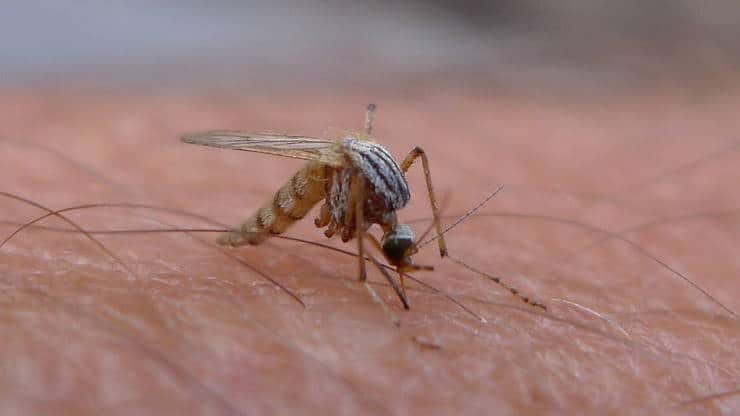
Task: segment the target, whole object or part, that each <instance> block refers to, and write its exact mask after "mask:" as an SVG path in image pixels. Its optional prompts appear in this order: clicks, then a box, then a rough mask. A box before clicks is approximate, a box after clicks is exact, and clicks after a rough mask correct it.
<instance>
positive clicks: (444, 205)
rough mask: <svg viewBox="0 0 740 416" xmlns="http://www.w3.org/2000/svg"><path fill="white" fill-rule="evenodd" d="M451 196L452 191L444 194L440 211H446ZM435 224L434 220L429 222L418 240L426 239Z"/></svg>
mask: <svg viewBox="0 0 740 416" xmlns="http://www.w3.org/2000/svg"><path fill="white" fill-rule="evenodd" d="M449 196H450V193H449V192H446V193H445V194H444V195H443V196H442V203H441V204H439V212H444V211H445V210H446V209H447V205H448V203H449V202H450V198H449ZM434 225H435V224H434V221H432V222H431V223H429V226H428V227H427V229H426V230H424V232H423V233H422V234H421V236H420V237H419V238H417V239H416V241H424V239H425V238H426V237H427V235H429V233H430V232H431V231H432V230H433V229H434ZM419 247H420V246H418V245H417V246H416V248H417V249H418V248H419Z"/></svg>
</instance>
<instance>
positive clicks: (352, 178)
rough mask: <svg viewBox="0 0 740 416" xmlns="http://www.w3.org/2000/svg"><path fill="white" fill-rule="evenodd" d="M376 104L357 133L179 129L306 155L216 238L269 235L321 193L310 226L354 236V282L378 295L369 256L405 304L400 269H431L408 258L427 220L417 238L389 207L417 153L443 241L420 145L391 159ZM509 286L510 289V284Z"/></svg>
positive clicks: (229, 241)
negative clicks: (381, 139)
mask: <svg viewBox="0 0 740 416" xmlns="http://www.w3.org/2000/svg"><path fill="white" fill-rule="evenodd" d="M375 108H376V107H375V105H374V104H370V105H368V107H367V113H366V116H365V128H364V133H346V134H345V135H344V137H343V138H341V139H339V140H328V139H321V138H315V137H308V136H295V135H286V134H270V133H246V132H241V131H206V132H202V133H194V134H187V135H185V136H183V137H182V141H183V142H185V143H191V144H198V145H203V146H211V147H220V148H226V149H233V150H242V151H248V152H257V153H266V154H271V155H277V156H283V157H290V158H295V159H304V160H307V161H308V163H307V164H305V165H304V166H303V167H302V168H301V169H300V170H299V171H298V172H296V173H295V174H294V175H293V176H292V177H291V178H290V179H289V180H288V181H287V182H286V183H285V184H284V185H283V186H282V187H281V188H280V189H279V190H278V191H277V192H276V193H275V195H274V196H273V198H272V199H270V200H269V201H268V202H267V203H265V204H264V205H262V207H260V208H259V209H258V210H257V211H256V212H255V213H254V214H253V215H252V216H251V217H249V218H248V219H247V220H246V221H244V222H243V223H242V224H241V227H240V228H239V229H236V230H233V231H231V232H227V233H224V234H222V235H221V236H219V237H218V240H217V241H218V243H219V244H221V245H225V246H232V247H238V246H242V245H247V244H251V245H257V244H260V243H262V242H263V241H265V240H266V239H267V238H268V237H270V235H278V234H282V233H283V232H285V231H286V230H287V229H288V227H290V226H291V225H292V224H293V223H295V222H296V221H299V220H301V219H303V218H304V217H305V216H306V215H307V214H308V212H309V211H310V210H311V209H312V208H313V207H314V206H315V205H316V204H318V203H319V202H321V201H324V202H323V204H322V205H321V209H320V211H319V215H318V217H317V218H316V219H315V220H314V224H315V225H316V227H318V228H323V227H326V230H325V231H324V235H325V236H326V237H329V238H331V237H332V236H334V235H337V234H339V235H340V236H341V239H342V241H343V242H348V241H350V240H351V239H353V238H355V239H356V240H357V251H358V256H357V258H358V265H359V280H360V282H363V283H365V286H366V287H367V288H368V290H369V291H370V294H371V296H372V297H373V299H374V300H376V301H379V297H378V296H377V295H376V294H375V293H374V292H373V291H372V289H371V288H370V286H369V285H367V283H366V280H367V271H366V265H365V262H366V260H367V259H369V260H370V261H372V262H373V263H374V264H375V265H376V266H378V268H379V270H381V271H382V272H383V273H384V275H385V277H386V279H388V281H389V282H390V283H391V285H392V286H393V288H394V290H395V291H396V293H397V295H398V296H399V298H400V299H401V302H402V303H403V305H404V308H405V309H409V304H408V301H407V299H406V295H405V284H404V275H406V273H409V272H412V271H417V270H434V268H433V267H432V266H427V265H419V264H415V263H413V262H412V260H411V256H412V255H414V254H416V253H417V252H418V247H419V245H418V244H417V242H420V241H422V240H423V239H424V237H425V236H426V234H427V233H428V232H429V231H431V229H432V228H429V229H428V230H427V231H426V232H425V233H424V234H423V235H422V236H421V238H419V239H417V238H416V235H415V233H414V231H413V230H412V229H411V227H410V226H408V225H406V224H403V223H401V222H399V220H398V215H397V214H396V211H398V210H400V209H401V208H403V207H404V206H406V204H407V203H408V202H409V200H410V199H411V193H410V191H409V185H408V182H407V181H406V176H405V175H406V173H407V172H408V170H409V168H411V166H412V165H413V164H414V162H415V161H416V160H417V159H421V165H422V169H423V172H424V178H425V180H426V187H427V194H428V197H429V202H430V204H431V208H432V214H433V228H434V230H435V231H436V236H435V237H434V239H435V240H436V241H437V244H438V246H439V254H440V256H441V257H446V256H447V255H448V252H447V243H446V242H445V239H444V234H445V232H444V231H443V230H442V225H441V219H440V209H439V204H438V203H437V198H436V196H435V193H434V186H433V184H432V177H431V173H430V170H429V160H428V158H427V155H426V152H424V150H423V149H422V148H421V147H419V146H416V147H414V148H413V149H412V150H411V151H410V152H409V153H408V154H407V155H406V157H405V158H404V159H403V160H402V161H401V163H400V164H399V163H397V162H396V160H395V159H394V158H393V156H392V155H391V154H390V152H388V150H386V149H385V148H384V147H383V146H382V145H380V144H378V143H377V142H375V140H374V138H373V136H372V125H373V120H374V117H375ZM375 224H377V225H379V226H380V228H381V229H382V232H383V235H382V237H381V238H380V239H378V238H376V237H375V236H374V235H373V234H372V233H370V232H369V228H370V227H371V226H373V225H375ZM366 240H367V241H369V242H370V243H371V244H372V245H373V246H374V247H375V248H376V249H378V251H380V252H381V253H382V254H383V256H384V257H385V259H386V261H387V262H388V264H390V265H391V266H392V267H393V268H395V272H396V273H397V275H398V281H399V282H400V288H399V287H398V286H397V285H396V283H395V282H394V281H393V279H392V278H391V277H390V276H389V275H388V274H387V272H385V270H384V269H383V268H381V267H379V266H380V265H379V263H377V261H376V260H375V259H374V258H373V257H372V256H370V255H369V256H368V257H367V259H366V256H365V247H364V244H365V241H366ZM512 293H514V294H515V295H516V294H517V293H516V291H512ZM525 299H526V298H525ZM379 303H381V305H382V302H379Z"/></svg>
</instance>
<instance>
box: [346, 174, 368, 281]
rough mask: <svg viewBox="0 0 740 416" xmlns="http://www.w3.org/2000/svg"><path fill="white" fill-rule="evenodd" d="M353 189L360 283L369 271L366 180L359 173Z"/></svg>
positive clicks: (365, 278) (353, 182)
mask: <svg viewBox="0 0 740 416" xmlns="http://www.w3.org/2000/svg"><path fill="white" fill-rule="evenodd" d="M352 187H353V188H354V199H350V201H353V202H354V204H355V233H356V234H355V238H357V261H358V264H359V270H360V281H361V282H365V280H367V270H366V269H365V245H364V241H365V214H364V212H363V210H364V207H365V192H364V191H365V178H363V177H362V175H361V174H359V173H357V174H356V175H355V176H354V178H352Z"/></svg>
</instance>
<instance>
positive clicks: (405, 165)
mask: <svg viewBox="0 0 740 416" xmlns="http://www.w3.org/2000/svg"><path fill="white" fill-rule="evenodd" d="M419 157H421V165H422V168H423V169H424V179H425V180H426V182H427V193H428V194H429V202H431V204H432V215H433V216H434V228H435V230H436V231H437V242H438V244H439V255H440V256H442V257H445V256H447V243H446V242H445V237H444V233H443V232H442V221H441V219H440V218H441V216H440V214H439V205H438V204H437V197H436V196H435V195H434V186H433V185H432V175H431V173H429V160H428V159H427V154H426V153H425V152H424V149H422V148H421V147H419V146H416V147H414V148H413V149H412V150H411V151H410V152H409V154H408V155H406V158H404V159H403V162H401V170H403V173H404V174H405V173H406V171H408V170H409V168H410V167H411V165H412V164H413V163H414V161H415V160H416V159H417V158H419Z"/></svg>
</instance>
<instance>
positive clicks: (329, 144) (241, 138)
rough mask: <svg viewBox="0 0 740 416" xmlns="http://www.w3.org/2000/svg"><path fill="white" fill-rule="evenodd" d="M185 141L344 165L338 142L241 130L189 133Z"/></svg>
mask: <svg viewBox="0 0 740 416" xmlns="http://www.w3.org/2000/svg"><path fill="white" fill-rule="evenodd" d="M182 141H183V142H185V143H192V144H199V145H202V146H211V147H223V148H224V149H234V150H244V151H247V152H257V153H267V154H271V155H277V156H284V157H292V158H296V159H305V160H314V161H318V162H322V163H326V164H327V165H332V166H341V164H342V153H341V150H340V148H339V146H338V144H337V142H335V141H333V140H325V139H317V138H314V137H306V136H289V135H285V134H269V133H265V134H262V133H244V132H239V131H207V132H204V133H195V134H187V135H185V136H183V137H182Z"/></svg>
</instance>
